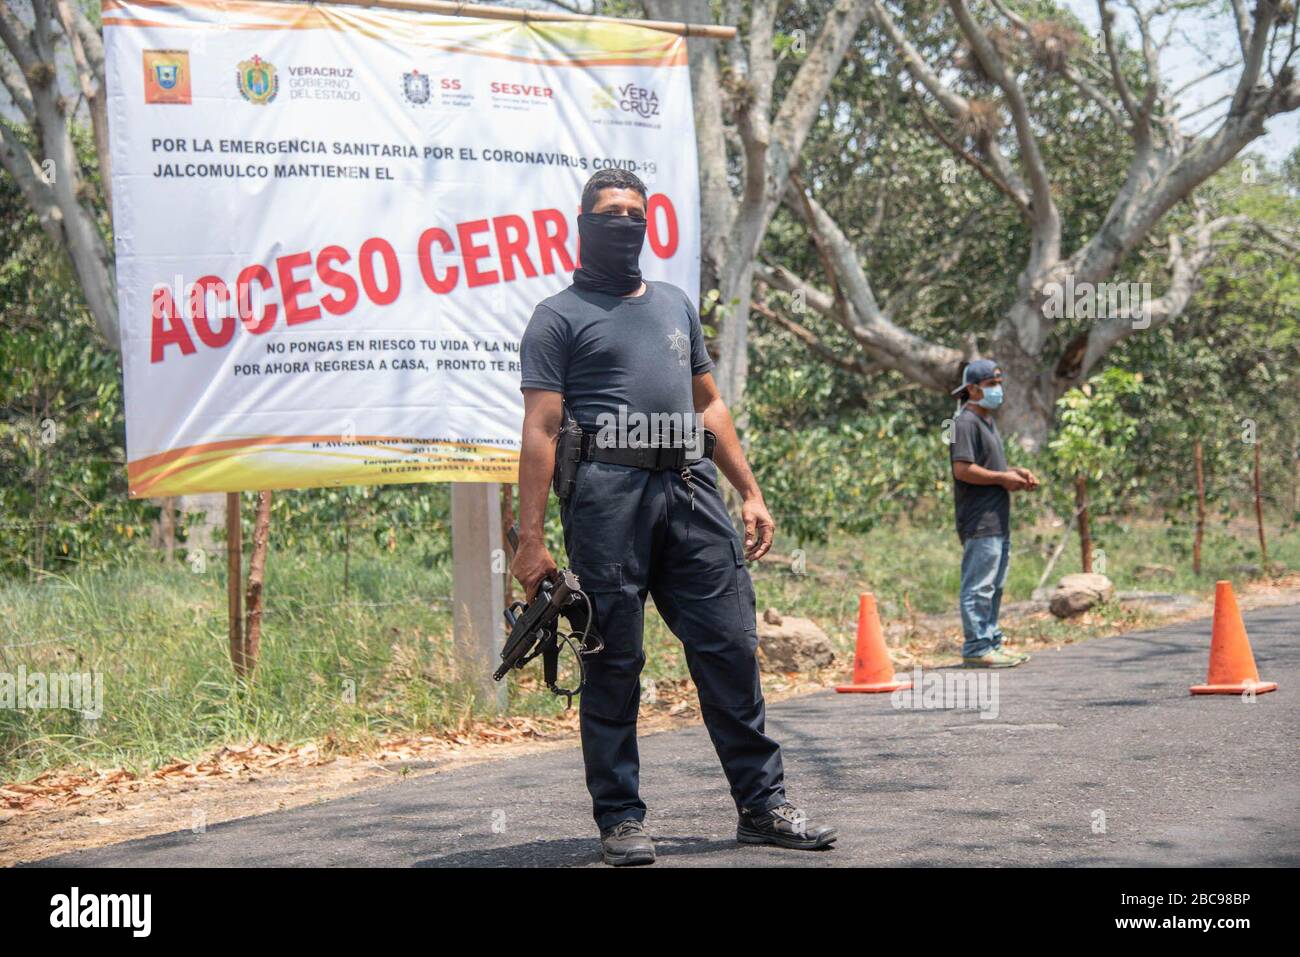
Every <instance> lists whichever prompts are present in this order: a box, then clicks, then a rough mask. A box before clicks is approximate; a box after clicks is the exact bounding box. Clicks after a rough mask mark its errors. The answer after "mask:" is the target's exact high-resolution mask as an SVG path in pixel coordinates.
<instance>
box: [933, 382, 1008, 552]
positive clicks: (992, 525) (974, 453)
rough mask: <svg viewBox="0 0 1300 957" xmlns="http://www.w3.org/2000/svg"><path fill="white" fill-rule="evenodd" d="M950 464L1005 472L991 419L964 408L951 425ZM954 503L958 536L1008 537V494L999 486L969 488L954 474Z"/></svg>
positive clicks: (974, 486) (1004, 457) (1002, 451)
mask: <svg viewBox="0 0 1300 957" xmlns="http://www.w3.org/2000/svg"><path fill="white" fill-rule="evenodd" d="M948 458H949V460H950V461H952V462H972V463H974V464H975V465H979V466H983V467H984V468H986V469H988V470H990V471H992V472H1005V471H1006V468H1007V455H1006V452H1005V451H1004V450H1003V448H1002V436H1000V435H998V427H997V426H996V425H995V424H994V423H993V420H992V419H990V418H986V417H985V416H982V415H980V414H979V413H978V412H972V411H971V410H970V408H969V407H964V408H963V409H962V410H961V412H959V413H958V414H957V419H956V421H955V422H954V423H953V436H952V445H951V446H950V447H949V450H948ZM952 486H953V500H954V502H955V503H956V506H957V535H958V536H959V537H960V538H961V540H962V541H963V542H964V541H966V540H967V539H968V538H986V537H988V536H993V535H996V536H999V537H1001V536H1005V535H1010V534H1011V493H1010V492H1008V491H1007V490H1006V489H1004V488H1003V487H1002V486H1001V485H972V484H971V483H969V482H963V481H961V480H960V479H958V478H957V477H956V476H955V475H954V476H953V479H952Z"/></svg>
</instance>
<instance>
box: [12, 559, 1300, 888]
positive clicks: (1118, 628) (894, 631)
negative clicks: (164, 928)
mask: <svg viewBox="0 0 1300 957" xmlns="http://www.w3.org/2000/svg"><path fill="white" fill-rule="evenodd" d="M1238 600H1239V604H1240V605H1241V607H1242V609H1243V610H1249V609H1252V608H1260V607H1266V606H1270V605H1282V604H1292V603H1296V602H1300V576H1298V575H1292V576H1288V577H1287V578H1285V579H1280V580H1276V581H1273V582H1254V583H1249V584H1246V585H1244V586H1242V587H1241V588H1240V589H1239V592H1238ZM1007 611H1008V613H1007V614H1006V615H1005V616H1004V623H1005V624H1006V626H1007V630H1008V632H1009V633H1011V634H1015V633H1017V632H1020V633H1021V634H1026V633H1029V634H1032V633H1033V632H1035V631H1036V629H1035V628H1034V627H1033V625H1034V623H1035V621H1037V620H1041V619H1042V618H1043V617H1044V616H1045V615H1046V613H1045V612H1041V611H1037V610H1035V611H1031V612H1029V613H1027V614H1024V613H1020V612H1019V611H1018V610H1017V609H1015V608H1014V607H1009V608H1008V610H1007ZM1212 611H1213V609H1212V607H1211V605H1209V604H1208V603H1203V602H1198V603H1194V604H1192V605H1190V606H1187V607H1185V608H1184V609H1181V610H1177V611H1175V612H1174V613H1172V614H1152V613H1141V612H1136V611H1135V612H1133V613H1132V614H1128V613H1126V614H1125V615H1123V616H1122V618H1121V620H1120V621H1118V622H1111V623H1110V625H1109V626H1108V627H1107V633H1109V634H1115V633H1120V632H1124V631H1130V630H1137V629H1141V628H1148V627H1151V626H1152V625H1156V624H1165V623H1172V622H1178V621H1190V620H1195V619H1198V618H1205V617H1208V616H1209V614H1210V613H1211V612H1212ZM951 617H952V616H942V615H939V616H914V617H911V618H909V619H907V620H906V621H902V622H892V621H891V622H886V623H885V626H886V633H887V635H888V637H889V641H890V644H891V646H892V647H891V649H890V651H891V654H892V655H893V656H894V660H895V663H896V665H897V667H898V669H899V670H900V671H903V670H910V669H911V668H912V667H913V666H915V665H921V666H923V667H943V666H945V665H950V664H953V663H954V662H955V661H956V660H957V656H956V654H955V651H956V647H955V644H954V641H955V637H956V634H959V632H960V628H959V626H958V627H957V629H956V633H954V631H953V622H952V621H951ZM1078 624H1079V626H1080V628H1079V633H1080V635H1086V634H1088V633H1089V631H1090V630H1091V629H1090V628H1089V625H1090V624H1091V623H1090V622H1089V620H1088V619H1087V616H1084V618H1083V619H1081V620H1078ZM1208 641H1209V636H1208V633H1207V636H1206V643H1207V647H1208ZM1065 643H1066V642H1061V641H1037V640H1033V639H1030V640H1023V639H1021V640H1017V641H1015V642H1014V647H1017V648H1023V649H1027V650H1033V651H1040V650H1050V649H1051V648H1053V647H1058V648H1059V647H1062V646H1063V645H1064V644H1065ZM1031 667H1032V664H1031ZM842 678H843V669H842V668H841V667H839V666H836V667H832V668H827V669H825V670H824V671H823V672H820V673H816V674H809V675H765V676H764V690H765V693H766V695H767V697H768V699H769V700H771V701H780V700H785V699H787V698H792V697H796V696H799V695H803V694H808V693H810V692H813V691H817V690H820V689H822V688H825V687H828V686H830V685H832V684H835V683H836V682H837V681H839V680H841V679H842ZM654 697H655V700H654V701H653V702H643V704H642V709H641V718H640V723H639V726H640V731H641V733H642V734H655V733H658V732H661V731H670V730H674V729H676V728H681V727H686V726H689V725H691V724H694V723H696V722H698V721H699V712H698V708H697V707H696V705H695V700H694V690H693V688H692V687H691V686H690V683H689V682H685V681H683V682H679V683H676V684H675V685H673V686H666V685H665V683H663V682H661V683H659V684H658V685H657V687H656V688H655V695H654ZM577 727H578V725H577V712H576V709H575V710H573V711H569V712H566V713H564V714H563V715H561V716H559V717H557V718H507V719H502V720H500V721H495V722H482V723H477V724H474V725H472V726H471V727H469V728H466V729H464V730H462V731H455V732H449V733H444V734H437V735H434V734H430V735H412V736H408V737H403V738H397V739H393V740H389V741H385V742H383V743H382V744H381V746H380V747H379V749H378V750H377V751H375V752H374V753H372V754H366V755H354V754H340V753H335V749H334V747H333V745H332V742H329V741H326V742H322V743H321V744H319V745H318V744H308V745H304V746H301V747H297V748H284V747H278V746H276V745H271V744H263V743H257V742H249V743H244V744H232V745H227V746H225V747H223V748H221V749H219V750H218V751H216V752H214V753H213V754H211V755H209V756H208V757H207V758H204V759H202V760H200V761H195V762H183V761H178V762H174V763H172V764H170V765H167V766H165V767H163V768H159V769H158V770H156V771H154V772H152V773H150V774H148V775H141V776H137V775H134V774H131V773H130V772H128V771H125V770H120V769H117V770H101V771H86V770H81V771H62V772H49V773H47V774H44V775H41V776H40V777H38V778H36V779H34V780H33V781H29V782H24V783H15V784H5V785H0V866H12V865H14V864H17V863H22V862H25V861H33V860H39V859H41V858H44V857H49V856H52V855H54V854H60V853H64V852H67V851H71V850H76V849H80V848H91V847H100V846H103V845H105V844H115V843H118V842H120V841H127V840H132V839H135V838H140V837H146V836H149V835H153V834H164V833H169V832H172V831H178V830H186V829H193V830H200V829H203V828H206V827H210V826H212V825H214V824H218V823H220V822H222V821H229V820H233V819H236V818H240V817H247V816H250V815H255V814H264V813H267V812H270V811H275V810H283V809H286V808H292V807H300V806H303V805H306V804H313V803H317V802H320V801H328V800H333V799H335V798H339V797H343V796H346V795H350V794H355V793H358V792H360V791H364V790H367V789H369V788H373V787H379V786H382V785H384V784H388V783H391V782H392V781H395V780H398V779H400V778H404V777H405V778H409V777H411V776H421V777H422V776H427V775H433V774H439V773H442V772H445V771H449V770H452V769H454V768H458V767H465V766H468V765H471V764H476V763H480V762H483V761H490V760H495V759H498V758H506V757H515V756H519V755H524V754H534V753H538V752H542V751H549V750H555V749H558V748H573V747H577V746H578V736H577Z"/></svg>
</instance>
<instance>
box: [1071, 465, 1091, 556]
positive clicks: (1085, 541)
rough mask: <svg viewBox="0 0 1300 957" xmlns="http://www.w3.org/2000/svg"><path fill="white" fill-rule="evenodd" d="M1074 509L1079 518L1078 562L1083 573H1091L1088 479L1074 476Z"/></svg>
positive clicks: (1078, 475) (1079, 475)
mask: <svg viewBox="0 0 1300 957" xmlns="http://www.w3.org/2000/svg"><path fill="white" fill-rule="evenodd" d="M1074 507H1075V509H1076V510H1077V514H1078V516H1079V562H1080V565H1081V566H1082V567H1083V570H1084V571H1085V572H1090V571H1092V529H1091V528H1090V527H1089V525H1088V477H1087V476H1086V475H1084V474H1083V473H1082V472H1079V473H1077V474H1076V475H1075V476H1074Z"/></svg>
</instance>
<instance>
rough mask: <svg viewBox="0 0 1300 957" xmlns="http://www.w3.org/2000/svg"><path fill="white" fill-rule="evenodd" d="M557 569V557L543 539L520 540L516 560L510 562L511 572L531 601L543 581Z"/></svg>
mask: <svg viewBox="0 0 1300 957" xmlns="http://www.w3.org/2000/svg"><path fill="white" fill-rule="evenodd" d="M556 571H557V566H556V564H555V559H554V558H552V557H551V553H550V551H549V550H548V549H547V547H546V543H545V542H543V541H542V540H541V539H534V540H532V541H522V542H520V543H519V551H517V552H515V558H514V561H512V562H511V563H510V573H511V574H512V575H514V576H515V581H517V582H519V584H520V585H522V586H523V589H524V594H525V595H526V596H527V601H530V602H531V601H532V600H533V598H535V597H536V596H537V589H538V588H540V587H541V585H542V582H543V581H545V580H546V579H547V578H550V577H551V576H552V575H554V574H555V572H556Z"/></svg>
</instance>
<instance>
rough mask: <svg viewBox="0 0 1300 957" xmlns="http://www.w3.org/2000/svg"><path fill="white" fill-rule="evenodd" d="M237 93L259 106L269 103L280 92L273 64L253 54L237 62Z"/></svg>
mask: <svg viewBox="0 0 1300 957" xmlns="http://www.w3.org/2000/svg"><path fill="white" fill-rule="evenodd" d="M237 76H238V79H239V95H240V96H242V97H243V98H244V99H246V100H247V101H248V102H249V103H256V104H258V105H259V106H260V105H264V104H267V103H270V102H271V101H272V100H274V99H275V95H276V94H277V93H279V92H280V78H279V77H278V76H276V75H275V64H273V63H271V62H270V61H268V60H263V59H262V58H261V57H260V56H257V55H254V56H253V58H252V59H251V60H244V61H243V62H242V63H240V64H239V67H238V71H237Z"/></svg>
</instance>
